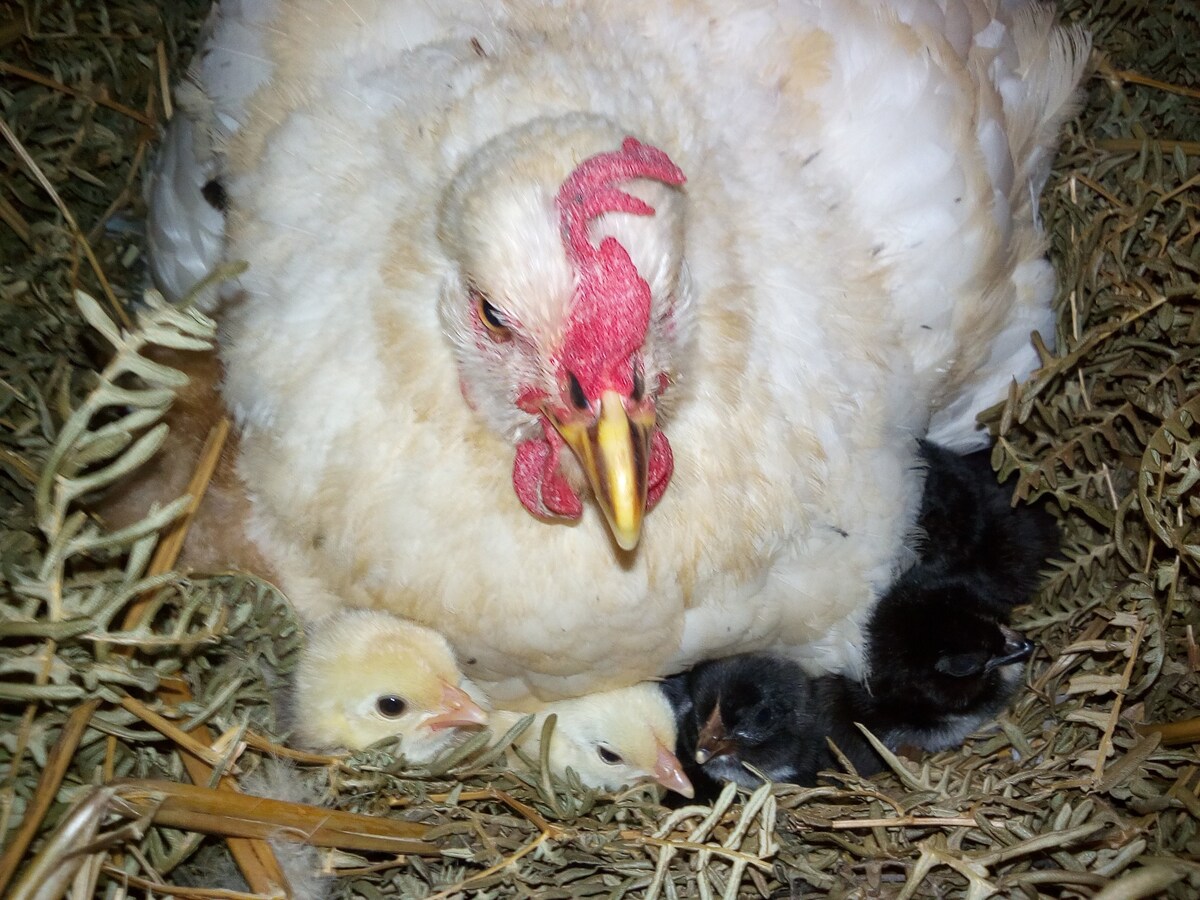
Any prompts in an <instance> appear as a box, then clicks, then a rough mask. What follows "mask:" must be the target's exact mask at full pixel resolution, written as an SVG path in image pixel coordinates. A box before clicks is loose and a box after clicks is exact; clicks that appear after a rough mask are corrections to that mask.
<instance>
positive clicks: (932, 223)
mask: <svg viewBox="0 0 1200 900" xmlns="http://www.w3.org/2000/svg"><path fill="white" fill-rule="evenodd" d="M1086 50H1087V40H1086V38H1085V36H1084V35H1083V34H1081V33H1080V32H1078V31H1075V30H1070V29H1067V30H1064V29H1060V28H1058V27H1057V26H1055V25H1054V24H1053V21H1052V15H1051V13H1050V12H1049V11H1048V10H1047V9H1046V8H1044V7H1043V6H1041V5H1040V4H1037V3H1033V2H1023V0H884V2H878V0H873V2H866V0H842V2H817V0H798V2H791V3H782V2H768V0H759V2H750V3H743V4H738V5H737V6H736V8H733V7H730V6H729V5H728V4H724V3H718V2H716V0H688V2H683V3H676V4H669V5H668V4H648V3H644V2H633V0H561V2H555V3H550V2H545V3H538V2H532V0H530V2H525V0H508V2H497V3H480V2H477V0H447V2H441V3H438V4H429V3H417V2H392V3H385V2H381V0H351V2H348V3H347V2H343V0H294V2H283V0H263V2H259V3H254V2H251V0H240V2H238V0H226V2H224V3H222V4H221V7H220V9H219V14H218V16H217V18H216V19H215V21H214V23H213V30H212V35H211V37H210V39H209V40H208V42H207V44H206V47H205V49H204V51H203V53H202V54H201V56H200V58H199V60H198V63H197V71H196V75H195V80H196V82H197V83H198V84H199V85H200V86H201V87H202V88H203V90H204V92H205V94H206V96H207V98H208V100H209V101H210V102H211V104H212V107H211V110H210V111H209V113H208V116H209V117H210V125H209V131H211V132H214V133H215V134H216V140H215V143H214V146H213V147H210V148H208V149H207V150H206V151H205V152H201V153H194V155H195V156H196V158H198V159H199V158H204V157H205V153H207V152H212V153H214V154H215V156H214V158H215V159H217V160H218V162H219V173H220V178H221V179H222V182H223V183H224V185H225V187H226V189H227V192H228V195H229V198H230V204H231V207H230V217H229V225H228V231H227V235H226V241H227V244H226V247H225V250H224V254H223V256H224V258H228V259H245V260H247V261H248V262H249V263H250V268H249V270H248V271H247V273H246V274H245V275H244V276H243V277H242V278H241V280H240V283H239V285H238V290H237V291H236V294H237V296H236V297H234V298H233V302H231V303H230V305H229V308H228V310H227V312H226V315H225V318H224V323H223V334H222V353H223V358H224V361H225V364H226V368H227V379H226V384H225V386H224V393H225V397H226V399H227V401H228V403H229V404H230V405H231V407H232V408H233V409H234V410H235V411H236V412H237V414H238V417H239V419H240V421H241V423H242V425H243V427H244V429H245V434H244V439H243V445H242V455H241V460H240V470H241V473H242V475H243V477H244V478H245V480H246V482H247V484H248V485H249V487H250V490H251V492H252V500H253V513H252V519H251V522H250V525H249V531H250V533H251V534H252V536H253V537H254V539H255V541H256V543H257V544H258V546H259V548H260V550H261V551H262V552H263V554H264V556H265V557H266V558H267V559H268V561H269V562H270V564H271V565H272V567H273V568H274V569H275V570H276V571H277V572H278V574H279V577H280V579H281V581H282V584H283V586H284V587H285V589H286V590H287V592H288V593H289V595H290V596H291V597H292V598H293V600H294V601H295V602H296V603H297V605H298V606H299V608H300V609H301V610H302V611H303V612H304V613H305V614H306V615H308V616H310V617H316V616H320V615H323V614H325V613H328V612H331V611H334V610H338V609H342V608H344V607H347V606H349V607H376V608H382V609H387V610H389V611H391V612H394V613H397V614H400V615H403V616H405V617H408V618H411V619H413V620H416V621H418V622H422V623H424V624H426V625H429V626H432V627H436V628H437V629H438V630H440V631H441V632H442V633H444V634H446V635H447V636H448V638H449V639H450V641H451V643H452V644H453V646H454V649H455V651H456V652H457V654H458V656H459V658H460V660H461V661H462V662H463V666H464V669H465V670H466V671H467V673H468V675H469V676H470V677H471V678H473V679H475V680H477V681H479V682H480V683H481V684H482V685H484V686H485V687H486V689H487V691H488V693H489V694H490V695H491V696H493V697H495V698H496V699H498V700H499V701H501V702H505V703H520V702H522V701H523V700H527V699H529V698H530V696H531V695H533V696H534V697H541V698H543V699H544V698H553V697H569V696H573V695H577V694H581V693H585V692H588V691H593V690H598V689H605V688H612V687H620V686H624V685H628V684H631V683H634V682H637V681H641V680H643V679H646V678H650V677H654V676H657V675H662V674H666V673H669V672H672V671H677V670H679V669H680V668H682V667H683V666H685V665H686V664H688V663H690V662H692V661H695V660H699V659H703V658H711V657H716V656H722V655H726V654H730V653H734V652H741V651H747V650H754V649H761V648H768V647H770V648H775V649H781V650H784V651H786V652H789V653H791V654H793V655H796V656H797V657H799V658H801V659H803V660H805V661H806V663H807V664H808V665H809V666H810V667H811V668H812V669H814V670H847V671H851V672H853V671H854V670H855V669H856V668H857V666H858V664H859V661H860V658H859V657H860V652H861V651H860V649H859V647H860V646H861V635H860V623H861V619H862V618H863V615H864V614H865V611H866V610H867V609H869V607H870V604H871V601H872V600H873V599H874V597H875V596H877V595H878V593H879V592H880V591H881V590H882V589H883V588H884V587H886V585H888V584H889V583H890V582H891V581H892V580H893V577H894V575H895V573H896V572H897V571H898V570H899V569H900V568H902V567H903V565H904V564H905V563H907V562H908V561H909V560H908V559H907V558H906V554H907V553H908V551H907V550H906V549H905V547H904V536H905V534H906V533H907V531H908V529H909V526H910V525H911V522H912V519H913V517H914V515H915V511H916V507H917V499H918V496H919V493H920V484H919V480H920V477H921V476H920V474H919V472H918V470H917V467H916V466H914V464H913V462H914V458H915V454H916V443H915V440H914V439H915V438H917V437H922V436H925V435H926V434H928V435H929V436H930V437H931V438H932V439H933V440H935V441H937V442H939V443H942V444H945V445H948V446H951V447H953V448H956V449H965V448H968V447H971V446H977V445H978V444H980V443H981V442H982V440H983V437H982V433H981V432H979V431H978V430H977V429H976V428H975V427H974V416H975V414H976V412H977V411H979V410H980V409H982V408H984V407H986V406H988V405H990V404H992V403H994V402H996V401H997V400H999V399H1000V398H1001V397H1002V396H1003V393H1004V391H1005V389H1006V386H1007V384H1008V382H1009V380H1010V379H1011V378H1013V377H1014V376H1015V377H1022V376H1024V375H1025V374H1027V373H1028V372H1029V371H1030V370H1031V369H1032V368H1033V367H1034V366H1035V365H1036V362H1037V360H1036V356H1035V353H1034V351H1033V348H1032V346H1031V345H1030V342H1029V332H1030V331H1031V330H1032V329H1034V328H1037V329H1039V330H1041V332H1042V334H1043V336H1044V337H1045V338H1047V339H1049V338H1050V336H1051V327H1050V326H1051V318H1050V310H1049V300H1050V296H1051V293H1052V291H1053V276H1052V272H1051V269H1050V267H1049V265H1048V263H1047V262H1046V261H1045V260H1044V259H1043V253H1044V249H1045V242H1044V239H1043V236H1042V234H1041V230H1040V227H1039V225H1038V222H1037V208H1036V198H1037V195H1038V193H1039V192H1040V190H1041V188H1042V186H1043V184H1044V181H1045V178H1046V175H1047V172H1048V168H1049V162H1050V158H1051V155H1052V153H1053V149H1054V145H1055V135H1056V132H1057V129H1058V127H1059V125H1060V124H1061V121H1062V118H1063V117H1064V116H1065V115H1066V113H1067V107H1068V101H1069V98H1070V96H1071V93H1072V90H1073V88H1074V86H1075V84H1076V82H1077V81H1078V78H1079V75H1080V71H1081V69H1082V65H1083V60H1084V58H1085V57H1086ZM211 123H215V124H211ZM184 128H185V126H183V125H181V124H177V125H174V126H173V127H172V129H171V134H170V135H169V136H168V142H169V143H170V142H172V141H174V142H178V141H181V140H186V139H187V135H186V134H185V132H184ZM193 130H194V131H195V129H193ZM197 133H198V132H197ZM626 136H634V137H636V138H637V139H638V140H640V141H643V142H645V143H646V144H647V145H651V146H653V147H656V148H658V149H660V150H662V151H663V152H665V153H666V155H667V156H668V157H669V158H670V160H671V161H673V162H674V163H675V164H676V165H677V166H679V168H680V169H682V171H683V173H684V175H685V176H686V179H687V181H686V184H685V185H683V186H682V187H679V188H677V187H671V186H668V185H667V184H665V183H663V182H662V181H661V180H656V179H640V180H634V181H629V182H628V183H626V184H622V185H621V187H622V188H623V189H625V190H627V191H628V192H630V193H632V194H635V195H637V196H639V197H641V198H642V199H644V200H645V201H647V202H649V204H650V205H651V206H652V207H653V208H654V214H653V215H630V214H627V213H609V214H606V215H602V216H600V217H599V218H598V219H596V221H595V222H593V224H592V226H591V241H592V243H593V245H594V244H596V243H598V242H599V241H600V240H601V238H602V237H603V236H605V235H610V236H613V237H615V238H616V239H617V240H618V242H619V243H620V245H621V246H622V247H623V248H624V249H625V250H626V251H627V253H628V256H629V258H630V260H631V261H632V263H633V264H634V265H635V266H636V268H637V273H638V275H639V276H640V278H641V279H643V280H644V281H645V282H646V284H647V285H648V287H649V291H650V301H649V319H648V327H647V328H646V330H645V334H644V340H643V342H642V344H641V346H640V347H639V348H638V350H637V352H636V353H635V354H634V356H633V357H632V359H633V366H634V374H635V378H636V377H637V376H639V375H642V373H643V372H644V379H645V384H646V388H645V390H646V392H647V397H646V398H645V399H644V400H643V399H641V394H640V392H639V391H638V389H637V387H636V386H635V388H634V390H633V393H632V394H629V395H628V396H625V395H623V397H624V400H623V402H625V404H626V411H627V412H629V414H630V415H631V416H633V415H634V411H631V410H634V407H635V406H636V407H637V408H638V409H641V408H643V407H645V406H646V405H647V404H649V405H650V407H651V409H652V413H653V414H654V415H656V424H657V426H658V427H660V428H661V432H662V434H663V435H665V436H666V437H667V438H668V439H669V441H670V445H671V448H672V450H673V454H674V474H673V476H672V477H671V480H670V483H669V485H668V486H667V487H666V491H665V494H663V496H662V499H661V501H660V502H659V503H658V505H657V506H656V507H655V508H654V509H653V510H652V511H651V512H649V513H648V515H647V516H646V519H645V525H644V533H643V535H642V539H641V543H640V545H639V546H638V547H637V549H636V550H635V551H633V552H632V553H622V552H620V551H618V550H617V549H616V548H615V547H614V546H613V544H612V541H611V540H610V536H609V533H608V529H607V527H606V524H605V521H604V518H603V517H602V516H601V515H600V514H599V513H598V511H597V507H596V504H595V503H593V502H590V501H588V500H587V499H586V496H585V500H584V502H583V505H582V516H581V518H579V519H578V521H574V522H570V523H567V524H562V523H548V522H544V521H539V520H538V519H537V518H535V517H534V516H533V515H531V514H530V512H529V511H528V509H527V508H526V506H528V505H529V502H525V498H523V500H522V502H518V498H517V496H516V492H515V491H514V485H515V484H516V480H517V479H516V476H514V474H513V459H514V452H515V451H514V445H519V444H521V443H522V442H527V441H536V440H540V438H541V435H542V433H543V430H544V431H545V433H546V435H547V441H548V442H550V443H552V442H553V440H554V437H553V429H551V428H550V427H549V426H548V425H545V424H544V422H543V421H542V420H541V418H540V416H539V411H538V408H534V407H532V406H530V404H529V403H525V404H522V402H521V397H522V396H523V392H526V391H529V390H532V391H534V392H535V393H536V392H538V391H540V392H542V394H545V395H546V396H549V397H551V399H552V401H553V403H558V404H559V405H560V406H561V408H563V409H566V410H567V411H568V413H569V412H570V400H571V397H572V396H573V395H572V394H571V393H570V391H569V389H568V388H569V385H567V384H566V382H565V381H564V380H563V378H564V376H563V372H564V371H568V369H565V368H564V366H569V365H570V364H571V363H570V360H567V361H566V362H564V361H563V359H562V354H563V353H564V352H565V351H563V347H562V341H563V339H564V338H563V335H564V333H566V332H569V331H570V328H571V316H572V315H574V313H573V312H572V310H573V306H572V304H575V305H576V306H577V305H578V300H577V298H576V299H573V298H575V297H576V294H577V293H578V292H579V291H580V290H582V289H581V288H580V286H579V285H580V283H581V276H580V272H579V270H578V267H577V266H574V264H573V263H572V262H571V259H570V254H569V253H568V252H567V248H566V241H565V239H564V238H565V235H564V233H563V227H562V226H561V225H560V221H559V214H558V211H556V208H555V198H556V196H557V195H558V192H559V190H560V187H561V185H562V184H563V182H564V180H565V179H567V178H568V176H570V175H571V173H572V171H573V170H574V169H576V167H577V166H579V164H580V163H582V162H583V161H584V160H586V159H588V158H590V157H592V156H594V155H595V154H598V153H607V152H613V151H616V150H617V149H618V148H620V147H621V143H622V140H623V139H624V138H625V137H626ZM193 175H194V173H193ZM195 182H196V178H195V177H192V178H190V179H189V178H187V177H183V176H182V175H179V174H172V173H171V172H170V171H167V172H164V173H162V174H161V175H160V177H159V179H158V181H156V182H155V185H154V186H153V187H152V198H159V199H155V202H156V203H157V204H158V205H159V206H160V208H161V209H162V210H169V209H170V208H172V207H171V204H170V202H168V201H167V200H164V199H161V198H162V196H163V195H169V194H171V193H172V192H178V193H183V194H188V193H192V194H194V191H195ZM175 208H178V209H186V204H185V203H178V204H175ZM156 223H157V224H156V228H155V229H154V231H153V239H154V242H155V243H156V247H155V248H154V249H155V255H156V259H157V260H158V263H157V266H158V269H159V272H160V275H161V277H162V278H163V281H164V283H165V284H178V283H180V282H183V281H186V277H184V275H180V274H179V273H171V272H169V271H164V269H167V270H169V269H170V266H171V260H172V259H173V258H175V257H176V256H180V253H181V251H180V250H179V247H178V246H177V245H178V244H179V243H182V244H184V245H187V244H188V242H189V241H190V240H191V239H190V238H189V236H188V231H187V228H186V227H184V225H183V223H182V222H180V223H177V224H178V226H179V227H178V228H177V229H176V230H175V231H174V232H173V231H172V228H171V222H170V221H169V213H168V214H165V215H160V216H159V218H158V219H157V220H156ZM194 255H195V254H193V256H194ZM187 256H188V254H187V253H183V254H182V256H181V258H184V257H187ZM213 261H214V262H215V261H216V260H213ZM480 292H482V294H481V293H480ZM483 294H486V297H487V299H488V301H489V302H490V303H491V304H492V309H493V311H494V312H497V314H499V315H500V316H501V320H502V322H503V323H504V324H505V325H507V326H511V328H510V331H509V336H508V339H506V340H504V341H499V340H491V339H490V338H488V337H487V334H486V333H485V332H483V331H481V330H480V328H481V317H482V315H483V313H482V312H481V310H482V307H481V305H480V301H479V297H480V296H482V295H483ZM639 367H640V368H639ZM539 396H540V395H539ZM464 399H465V401H466V402H464ZM586 399H587V401H588V402H589V403H590V404H593V405H595V404H598V402H599V401H598V398H597V397H596V396H591V395H589V396H588V397H587V398H586ZM576 405H578V404H576ZM656 446H657V445H656ZM656 452H658V451H656ZM659 458H660V460H661V453H659ZM653 465H654V464H653V462H652V463H651V467H652V470H653ZM561 475H562V477H563V478H564V479H565V483H566V484H568V485H569V488H570V491H574V492H578V493H582V494H584V495H586V493H587V489H586V487H585V486H584V481H583V479H582V476H581V470H580V467H579V466H578V465H577V464H576V463H575V462H574V460H573V458H571V457H570V454H569V453H567V454H564V456H563V458H562V464H561ZM539 490H540V491H541V493H539V494H537V496H536V497H535V500H540V498H542V497H543V495H544V494H545V492H546V485H545V484H544V483H543V484H541V485H540V486H539ZM523 502H525V505H523Z"/></svg>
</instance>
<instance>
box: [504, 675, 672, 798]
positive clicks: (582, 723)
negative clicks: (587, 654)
mask: <svg viewBox="0 0 1200 900" xmlns="http://www.w3.org/2000/svg"><path fill="white" fill-rule="evenodd" d="M552 713H553V714H554V715H555V716H557V721H556V722H555V725H554V732H553V734H552V735H551V737H550V755H549V761H550V767H551V768H552V769H553V770H554V771H555V772H556V773H557V774H559V775H562V774H564V773H565V772H566V770H567V769H568V768H570V769H572V770H574V771H575V773H576V774H577V775H578V776H579V780H580V782H582V783H583V784H584V785H585V786H587V787H594V788H600V789H601V790H606V791H615V790H618V789H620V788H622V787H625V786H627V785H632V784H641V783H643V782H648V781H656V782H658V783H659V784H661V785H662V786H663V787H665V788H667V790H671V791H675V792H676V793H679V794H682V795H683V796H684V797H691V796H693V794H694V793H695V792H694V790H693V788H692V783H691V781H689V780H688V777H687V775H685V774H684V772H683V766H682V765H681V764H680V762H679V760H678V759H677V758H676V757H675V754H674V752H673V748H674V747H675V714H674V712H673V711H672V709H671V704H670V703H669V702H668V701H667V698H666V696H665V695H664V694H663V692H662V689H661V688H660V687H659V686H658V684H657V683H655V682H642V683H641V684H635V685H632V686H631V687H627V688H620V689H618V690H613V691H602V692H599V693H595V694H587V695H585V696H583V697H576V698H574V699H571V700H556V701H554V702H553V703H547V704H546V705H545V706H544V707H543V708H542V709H541V710H539V711H538V712H537V713H536V715H535V718H534V721H533V723H532V724H531V725H530V727H529V728H527V729H526V730H525V731H524V732H523V733H522V734H521V736H520V738H518V740H517V744H518V746H519V747H520V748H521V749H522V750H523V751H524V752H525V753H526V754H528V755H529V756H530V757H532V758H533V759H534V760H536V759H537V758H538V755H539V753H540V749H541V736H542V725H543V723H544V722H545V721H546V717H547V716H549V715H551V714H552ZM522 715H523V714H522V713H515V712H510V711H508V710H495V711H493V712H492V713H491V719H490V724H491V726H492V729H493V730H494V731H495V732H496V733H497V734H498V735H499V734H503V733H504V732H505V731H506V730H507V729H508V728H510V727H512V725H513V724H515V723H516V722H517V721H519V720H520V718H521V716H522Z"/></svg>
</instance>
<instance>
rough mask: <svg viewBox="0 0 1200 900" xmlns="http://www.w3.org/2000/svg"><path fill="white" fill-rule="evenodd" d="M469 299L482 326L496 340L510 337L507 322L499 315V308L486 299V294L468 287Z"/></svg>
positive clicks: (504, 339) (510, 333) (505, 339)
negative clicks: (473, 304) (472, 302)
mask: <svg viewBox="0 0 1200 900" xmlns="http://www.w3.org/2000/svg"><path fill="white" fill-rule="evenodd" d="M470 294H471V299H472V300H473V301H474V303H475V311H476V313H477V314H478V315H479V321H480V322H482V323H483V327H484V328H486V329H487V330H488V331H490V332H491V333H492V337H494V338H495V339H496V340H498V341H507V340H508V339H509V338H510V337H512V330H511V329H510V328H509V326H508V322H507V321H506V320H505V318H504V316H503V315H501V313H500V310H498V309H496V307H495V306H493V305H492V302H491V301H490V300H488V298H487V294H485V293H484V292H483V291H481V290H479V289H478V288H471V289H470Z"/></svg>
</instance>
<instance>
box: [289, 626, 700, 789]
mask: <svg viewBox="0 0 1200 900" xmlns="http://www.w3.org/2000/svg"><path fill="white" fill-rule="evenodd" d="M469 692H470V693H469ZM293 701H294V705H295V709H294V710H293V716H292V718H293V719H294V724H293V727H294V729H295V734H296V737H297V739H298V740H300V741H301V742H303V743H305V744H308V745H311V746H322V747H326V746H341V747H347V748H350V749H360V748H362V747H366V746H369V745H370V744H373V743H375V742H376V741H380V740H383V739H384V738H388V737H392V736H394V735H399V736H400V737H401V745H400V746H401V750H402V751H403V753H404V756H405V759H407V760H408V761H409V762H411V763H418V764H419V763H424V762H428V761H430V760H432V759H434V758H435V757H437V756H438V755H439V754H441V753H442V752H443V751H444V750H446V749H447V748H448V747H450V746H451V745H452V744H454V743H456V742H457V741H458V740H460V739H461V738H462V737H463V736H464V735H463V733H462V729H464V728H468V727H471V726H479V725H483V724H488V725H490V726H491V727H492V730H493V733H494V734H495V735H496V736H497V737H499V736H500V735H503V734H504V732H505V731H507V730H508V729H509V728H510V727H512V726H513V725H514V724H516V722H518V721H519V720H520V719H521V717H522V715H523V714H522V713H516V712H511V711H509V710H494V711H492V712H490V713H489V712H485V711H484V709H483V708H482V707H481V705H480V704H481V703H483V702H485V701H484V699H483V697H482V694H481V693H480V692H479V689H478V688H477V687H476V686H475V685H473V684H471V682H470V681H469V680H467V679H465V678H463V677H462V675H461V674H460V673H459V671H458V668H457V665H456V664H455V661H454V657H453V655H452V654H451V652H450V649H449V646H448V645H447V643H446V641H445V640H444V639H443V638H442V636H441V635H439V634H438V633H437V632H434V631H431V630H429V629H427V628H423V627H421V626H418V625H414V624H413V623H412V622H408V621H407V620H404V619H401V618H398V617H396V616H393V615H390V614H388V613H383V612H378V611H374V610H357V611H353V612H347V613H341V614H337V615H334V616H330V617H328V618H326V619H323V620H321V621H319V622H318V623H316V625H315V626H314V627H313V629H312V635H311V636H310V638H309V643H308V645H307V646H306V647H305V649H304V653H303V655H302V656H301V660H300V665H299V666H298V667H297V670H296V676H295V690H294V697H293ZM551 713H554V714H555V715H557V717H558V718H557V722H556V724H555V727H554V732H553V737H552V738H551V746H550V765H551V767H552V768H553V769H554V771H555V772H557V773H559V774H563V773H565V772H566V770H567V768H568V767H569V768H571V769H573V770H574V771H575V772H576V773H577V774H578V775H579V779H580V781H581V782H582V783H583V784H584V785H585V786H587V787H594V788H600V789H602V790H610V791H612V790H617V789H619V788H621V787H624V786H626V785H630V784H637V783H641V782H645V781H656V782H658V783H659V784H661V785H663V786H664V787H666V788H668V789H669V790H672V791H676V792H678V793H681V794H683V795H684V796H691V792H692V786H691V783H690V782H689V781H688V779H687V776H686V775H684V772H683V767H682V766H681V765H680V763H679V760H677V759H676V758H675V756H674V754H672V752H671V748H672V747H674V744H675V718H674V714H673V713H672V710H671V706H670V704H669V703H668V702H667V700H666V699H665V698H664V697H663V696H662V694H661V693H660V692H659V691H658V689H657V687H656V686H655V685H653V684H648V683H647V684H639V685H634V686H632V687H628V688H622V689H620V690H615V691H607V692H603V693H597V694H591V695H588V696H584V697H578V698H575V699H572V700H560V701H557V702H554V703H549V704H546V705H545V707H544V708H543V709H541V710H540V711H539V712H538V713H537V714H536V717H535V720H534V722H533V723H532V724H531V725H530V726H529V727H528V728H527V729H526V730H525V731H524V732H523V733H522V735H521V736H520V738H519V745H520V747H521V749H522V750H524V751H525V753H526V754H528V755H529V756H531V757H532V758H533V759H537V757H538V754H539V749H540V740H541V729H542V723H543V722H544V721H545V719H546V717H547V716H548V715H550V714H551Z"/></svg>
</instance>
